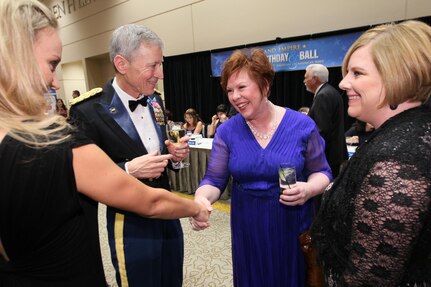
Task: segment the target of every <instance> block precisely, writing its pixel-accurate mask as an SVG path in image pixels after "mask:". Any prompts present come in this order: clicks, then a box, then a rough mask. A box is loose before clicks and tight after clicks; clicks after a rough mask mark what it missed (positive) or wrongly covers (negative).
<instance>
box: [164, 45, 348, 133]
mask: <svg viewBox="0 0 431 287" xmlns="http://www.w3.org/2000/svg"><path fill="white" fill-rule="evenodd" d="M163 66H164V67H163V68H164V92H165V104H166V108H167V109H168V110H170V111H171V113H172V119H173V120H175V121H183V115H184V112H185V111H186V110H187V109H188V108H194V109H195V110H196V111H197V112H198V113H199V115H200V116H201V118H202V120H203V122H205V123H209V122H211V117H212V115H214V114H215V109H216V107H217V106H218V105H219V104H226V105H228V106H229V101H228V99H227V96H226V95H225V94H224V93H223V91H222V89H221V87H220V78H219V77H212V76H211V54H210V52H201V53H193V54H187V55H180V56H172V57H165V59H164V63H163ZM304 74H305V70H299V71H291V72H278V73H276V74H275V78H274V82H273V85H272V88H271V95H270V97H269V99H270V100H271V101H272V102H273V103H274V104H276V105H280V106H285V107H289V108H291V109H293V110H298V109H299V108H300V107H302V106H307V107H311V103H312V101H313V94H311V93H309V92H307V91H306V90H305V86H304V83H303V80H304ZM341 79H342V76H341V68H340V67H334V68H329V83H330V84H331V85H333V86H334V87H336V88H338V83H339V82H340V81H341ZM343 97H344V96H343ZM344 99H345V103H346V108H347V99H346V98H345V97H344ZM346 110H347V109H346ZM352 122H353V120H352V119H349V118H348V116H347V114H346V129H347V128H348V127H350V125H351V123H352Z"/></svg>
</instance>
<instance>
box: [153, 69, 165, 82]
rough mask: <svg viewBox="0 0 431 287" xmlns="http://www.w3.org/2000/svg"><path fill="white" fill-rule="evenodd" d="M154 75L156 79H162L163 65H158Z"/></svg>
mask: <svg viewBox="0 0 431 287" xmlns="http://www.w3.org/2000/svg"><path fill="white" fill-rule="evenodd" d="M154 76H155V77H157V78H158V79H160V80H162V79H163V66H162V65H160V66H158V67H157V68H156V71H155V73H154Z"/></svg>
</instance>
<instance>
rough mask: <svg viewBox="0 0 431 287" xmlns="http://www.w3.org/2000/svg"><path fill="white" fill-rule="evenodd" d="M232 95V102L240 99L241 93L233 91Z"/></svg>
mask: <svg viewBox="0 0 431 287" xmlns="http://www.w3.org/2000/svg"><path fill="white" fill-rule="evenodd" d="M232 94H233V95H232V99H233V100H234V101H237V100H238V99H239V98H240V97H241V93H240V92H239V90H234V91H233V93H232Z"/></svg>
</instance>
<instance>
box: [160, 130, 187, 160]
mask: <svg viewBox="0 0 431 287" xmlns="http://www.w3.org/2000/svg"><path fill="white" fill-rule="evenodd" d="M189 139H190V138H189V137H188V136H184V137H182V138H180V143H181V144H179V145H177V144H173V143H171V142H170V141H169V140H166V141H165V145H166V147H167V148H168V151H169V153H170V154H171V155H172V160H173V161H176V162H178V161H182V160H183V159H185V158H186V157H187V156H188V155H189V151H190V150H189Z"/></svg>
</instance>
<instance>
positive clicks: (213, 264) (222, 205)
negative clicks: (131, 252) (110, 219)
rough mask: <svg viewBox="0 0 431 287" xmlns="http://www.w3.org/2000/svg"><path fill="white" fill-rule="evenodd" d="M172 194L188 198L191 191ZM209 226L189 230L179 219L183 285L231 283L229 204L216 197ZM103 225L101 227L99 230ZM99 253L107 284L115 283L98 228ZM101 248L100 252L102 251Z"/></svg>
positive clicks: (101, 218) (224, 285) (103, 236)
mask: <svg viewBox="0 0 431 287" xmlns="http://www.w3.org/2000/svg"><path fill="white" fill-rule="evenodd" d="M176 194H178V195H180V196H183V197H187V198H190V199H191V198H192V196H191V195H188V194H184V193H179V192H176ZM104 208H105V207H104V206H103V205H101V204H99V221H100V223H101V224H102V225H103V222H104V221H105V220H104V219H105V217H104V214H105V211H104ZM213 208H214V210H213V211H212V213H211V217H210V224H211V226H210V227H209V228H207V229H205V230H203V231H193V230H192V229H191V226H190V223H189V220H188V218H183V219H181V225H182V227H183V232H184V280H183V287H232V286H233V279H232V256H231V240H230V216H229V214H230V204H229V202H228V201H219V202H216V203H215V204H213ZM103 229H104V228H102V230H103ZM100 239H101V240H100V242H101V245H102V246H101V248H102V257H103V261H104V265H105V275H106V277H107V282H108V286H110V287H115V286H118V285H117V284H116V282H115V271H114V270H113V267H112V264H111V263H110V258H109V256H107V254H109V246H108V244H107V235H106V234H105V233H103V232H100ZM103 251H104V252H103Z"/></svg>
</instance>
